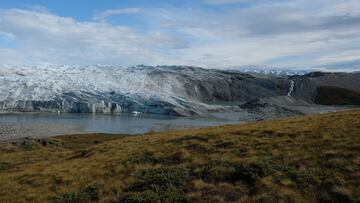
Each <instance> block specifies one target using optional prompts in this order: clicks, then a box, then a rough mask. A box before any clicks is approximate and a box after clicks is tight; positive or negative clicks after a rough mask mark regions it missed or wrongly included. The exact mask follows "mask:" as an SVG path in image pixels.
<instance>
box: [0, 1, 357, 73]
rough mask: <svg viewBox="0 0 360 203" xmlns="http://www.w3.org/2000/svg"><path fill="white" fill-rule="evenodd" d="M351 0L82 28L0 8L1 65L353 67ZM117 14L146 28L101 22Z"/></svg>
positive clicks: (147, 16) (165, 12)
mask: <svg viewBox="0 0 360 203" xmlns="http://www.w3.org/2000/svg"><path fill="white" fill-rule="evenodd" d="M210 1H211V2H212V3H218V4H220V3H222V4H225V3H234V2H235V0H217V1H216V0H208V1H207V2H208V3H209V2H210ZM357 1H358V0H344V1H341V2H340V1H337V0H319V1H316V2H314V1H310V0H293V1H283V0H277V1H276V2H275V3H270V1H269V0H259V1H256V2H257V3H256V4H253V5H252V6H250V7H237V6H231V7H228V6H226V7H224V8H222V9H219V10H217V11H216V12H215V11H213V10H211V9H210V10H209V9H204V8H200V7H193V8H189V9H184V8H176V7H162V8H147V9H141V8H127V9H124V8H121V9H113V10H105V11H103V12H97V13H96V14H95V16H94V19H95V20H93V21H91V20H90V21H87V22H86V21H84V22H80V21H77V20H75V19H73V18H69V17H61V16H57V15H54V14H51V13H49V12H41V11H34V10H20V9H12V10H0V15H1V18H0V35H9V36H11V37H12V38H13V39H14V41H15V42H16V47H15V48H6V49H0V60H1V61H2V62H3V61H11V60H10V59H11V58H13V60H12V61H15V62H19V61H21V62H26V63H37V62H50V63H64V64H79V63H80V64H90V63H106V64H119V65H136V64H150V65H157V64H183V65H199V66H205V67H212V68H214V67H215V68H225V67H229V66H231V67H233V66H241V65H270V66H283V67H289V66H290V67H294V66H296V67H302V68H309V67H315V68H317V67H326V66H328V67H329V68H331V69H332V70H334V69H336V67H338V68H344V69H346V68H348V69H356V68H358V67H359V66H358V65H357V62H358V61H359V60H358V58H357V56H359V55H358V54H359V53H360V12H358V11H359V10H360V4H356V2H357ZM211 2H210V3H211ZM236 2H240V1H236ZM242 2H243V1H242ZM248 2H249V3H251V2H254V1H248ZM123 14H134V15H139V16H140V17H141V19H142V20H144V22H142V23H144V25H145V26H144V27H146V28H142V26H136V25H134V26H130V25H128V26H118V25H113V24H111V23H109V22H108V21H107V18H108V17H110V16H113V15H123ZM121 17H124V16H121ZM1 33H2V34H1ZM0 46H1V45H0ZM0 48H1V47H0Z"/></svg>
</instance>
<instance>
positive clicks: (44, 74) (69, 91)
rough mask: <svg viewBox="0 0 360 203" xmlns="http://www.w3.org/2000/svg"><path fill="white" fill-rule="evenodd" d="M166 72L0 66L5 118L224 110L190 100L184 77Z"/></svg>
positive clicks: (0, 108)
mask: <svg viewBox="0 0 360 203" xmlns="http://www.w3.org/2000/svg"><path fill="white" fill-rule="evenodd" d="M165 69H166V71H168V73H169V71H170V72H171V71H174V70H171V69H169V68H165V67H146V66H136V67H122V66H102V65H92V66H64V65H45V66H29V65H18V66H9V65H1V66H0V111H3V112H14V111H21V112H33V111H53V112H54V111H55V112H77V113H95V112H97V113H119V112H141V113H155V114H167V115H197V114H202V110H203V109H219V108H222V107H220V106H219V105H208V104H205V103H202V102H200V101H196V100H194V99H189V98H188V95H187V94H186V88H184V85H186V84H184V82H180V80H181V79H182V78H181V77H179V75H178V74H161V73H165Z"/></svg>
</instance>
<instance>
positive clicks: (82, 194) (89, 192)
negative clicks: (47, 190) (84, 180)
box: [53, 184, 99, 203]
mask: <svg viewBox="0 0 360 203" xmlns="http://www.w3.org/2000/svg"><path fill="white" fill-rule="evenodd" d="M98 200H99V185H98V184H93V185H89V186H87V187H86V188H84V189H82V190H80V191H78V192H69V193H64V194H61V195H60V196H58V197H57V198H55V199H54V200H53V202H54V203H82V202H84V203H85V202H91V201H98Z"/></svg>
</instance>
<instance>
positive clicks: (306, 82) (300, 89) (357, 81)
mask: <svg viewBox="0 0 360 203" xmlns="http://www.w3.org/2000/svg"><path fill="white" fill-rule="evenodd" d="M291 79H292V80H294V81H295V88H294V92H293V93H292V96H294V97H296V98H300V99H303V100H305V101H308V102H314V101H315V98H316V95H317V92H318V91H317V90H318V88H319V87H322V86H332V87H339V88H343V89H348V90H353V91H360V73H317V72H316V73H309V74H306V75H303V76H296V77H291Z"/></svg>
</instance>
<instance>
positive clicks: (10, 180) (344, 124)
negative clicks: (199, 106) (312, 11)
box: [0, 110, 360, 203]
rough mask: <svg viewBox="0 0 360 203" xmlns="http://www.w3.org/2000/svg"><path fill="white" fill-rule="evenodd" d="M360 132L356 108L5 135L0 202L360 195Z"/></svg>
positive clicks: (345, 198) (0, 150) (0, 148)
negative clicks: (14, 137) (219, 122)
mask: <svg viewBox="0 0 360 203" xmlns="http://www.w3.org/2000/svg"><path fill="white" fill-rule="evenodd" d="M359 132H360V110H352V111H345V112H338V113H330V114H322V115H315V116H306V117H294V118H288V119H281V120H276V121H261V122H255V123H250V124H245V125H228V126H221V127H213V128H206V129H198V130H186V131H173V132H163V133H154V132H153V133H149V134H147V135H144V136H109V135H101V134H92V135H72V136H60V137H54V138H49V139H40V140H38V139H25V140H19V141H15V142H8V143H0V202H216V203H217V202H359V201H360V134H359ZM27 145H28V146H27ZM34 146H35V147H34Z"/></svg>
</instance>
